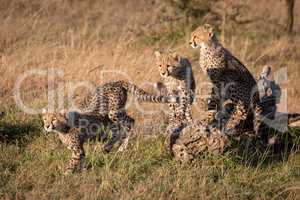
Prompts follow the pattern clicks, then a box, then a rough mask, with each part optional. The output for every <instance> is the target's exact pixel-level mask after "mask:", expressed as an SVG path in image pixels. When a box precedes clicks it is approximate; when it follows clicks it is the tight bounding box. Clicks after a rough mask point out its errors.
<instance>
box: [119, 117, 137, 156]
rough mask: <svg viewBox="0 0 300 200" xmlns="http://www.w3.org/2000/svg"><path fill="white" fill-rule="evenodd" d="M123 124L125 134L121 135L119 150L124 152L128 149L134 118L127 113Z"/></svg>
mask: <svg viewBox="0 0 300 200" xmlns="http://www.w3.org/2000/svg"><path fill="white" fill-rule="evenodd" d="M124 119H125V120H124V121H123V123H122V125H121V128H122V132H123V134H122V135H121V145H120V147H119V149H118V151H120V152H122V151H124V150H126V149H127V147H128V144H129V140H130V137H131V135H132V127H133V125H134V119H133V118H131V117H130V116H128V115H126V116H125V117H124Z"/></svg>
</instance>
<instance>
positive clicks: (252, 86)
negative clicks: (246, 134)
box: [190, 24, 262, 134]
mask: <svg viewBox="0 0 300 200" xmlns="http://www.w3.org/2000/svg"><path fill="white" fill-rule="evenodd" d="M190 45H191V46H192V47H193V48H199V49H200V57H199V63H200V67H201V69H202V71H203V72H204V73H205V74H206V75H207V76H208V77H209V78H210V80H211V81H212V83H213V85H214V89H213V97H212V99H213V100H212V102H216V108H217V111H222V110H223V108H222V107H221V105H223V103H224V102H226V101H228V100H229V101H231V102H232V103H231V104H228V107H232V108H233V109H232V111H231V117H230V118H228V119H227V120H225V121H226V123H222V124H220V123H219V125H220V126H221V127H222V130H224V132H226V133H231V134H232V133H240V132H241V131H243V130H245V128H246V127H248V128H249V127H251V129H252V130H253V129H254V130H255V132H256V134H259V131H258V129H259V128H260V124H261V120H260V116H261V112H262V107H261V105H260V101H259V94H258V91H257V84H256V81H255V79H254V78H253V76H252V75H251V73H250V72H249V71H248V69H247V68H246V67H245V66H244V65H243V64H242V63H241V62H240V61H239V60H238V59H237V58H235V57H234V56H233V55H232V54H231V53H230V52H229V51H228V50H227V49H225V48H224V47H223V46H222V44H221V43H220V42H219V41H218V40H217V38H216V35H215V32H214V29H213V27H212V26H211V25H208V24H205V25H203V26H200V27H198V28H197V29H196V30H195V31H194V32H192V34H191V40H190ZM245 111H246V112H245ZM240 113H244V114H243V115H242V116H239V117H236V116H237V115H238V114H239V115H240ZM219 118H222V115H221V116H220V117H219ZM220 120H221V119H220ZM221 121H224V120H221Z"/></svg>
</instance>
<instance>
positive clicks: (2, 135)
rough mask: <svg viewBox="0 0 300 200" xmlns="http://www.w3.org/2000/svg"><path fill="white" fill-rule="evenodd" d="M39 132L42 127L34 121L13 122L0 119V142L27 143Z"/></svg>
mask: <svg viewBox="0 0 300 200" xmlns="http://www.w3.org/2000/svg"><path fill="white" fill-rule="evenodd" d="M39 132H40V127H39V126H38V124H36V123H34V122H27V123H13V124H11V123H7V122H3V121H0V142H2V143H9V144H22V145H25V144H26V143H28V141H29V140H31V139H32V137H34V136H37V135H38V133H39Z"/></svg>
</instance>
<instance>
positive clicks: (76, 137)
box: [42, 109, 110, 174]
mask: <svg viewBox="0 0 300 200" xmlns="http://www.w3.org/2000/svg"><path fill="white" fill-rule="evenodd" d="M42 119H43V123H44V130H45V131H46V132H55V133H56V134H57V135H58V138H59V139H60V141H61V142H62V143H63V144H64V145H65V146H66V147H67V148H68V149H69V150H71V151H72V156H71V159H70V161H69V164H68V166H67V167H66V169H65V170H64V173H65V174H69V173H72V172H80V171H81V170H83V169H85V168H86V165H85V151H84V148H83V145H84V142H85V141H86V140H87V139H90V138H92V137H95V136H96V134H98V133H99V134H101V133H102V130H103V127H102V125H103V126H108V125H109V124H110V121H109V119H107V118H102V117H100V116H96V115H84V114H81V113H77V112H67V111H65V110H63V111H61V112H49V111H47V110H46V109H43V112H42ZM82 122H84V126H83V125H82ZM95 127H96V129H95ZM100 137H102V135H100ZM102 139H104V138H102Z"/></svg>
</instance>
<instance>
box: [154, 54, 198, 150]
mask: <svg viewBox="0 0 300 200" xmlns="http://www.w3.org/2000/svg"><path fill="white" fill-rule="evenodd" d="M155 56H156V64H157V66H158V71H159V73H160V75H161V77H162V78H163V83H158V84H157V87H158V89H159V90H160V91H161V92H162V93H165V95H168V96H177V97H178V102H175V103H169V104H168V106H169V125H168V127H167V137H170V141H169V144H168V145H169V148H170V151H171V153H172V145H173V144H174V143H175V142H176V138H177V137H178V135H179V134H180V132H181V130H182V129H183V128H184V127H185V126H186V125H187V124H188V123H191V122H192V116H191V104H192V103H193V100H194V93H195V88H196V85H195V80H194V76H193V71H192V67H191V64H190V62H189V61H188V59H186V58H183V57H181V56H179V55H177V54H176V53H174V52H171V51H166V52H160V51H156V52H155Z"/></svg>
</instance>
